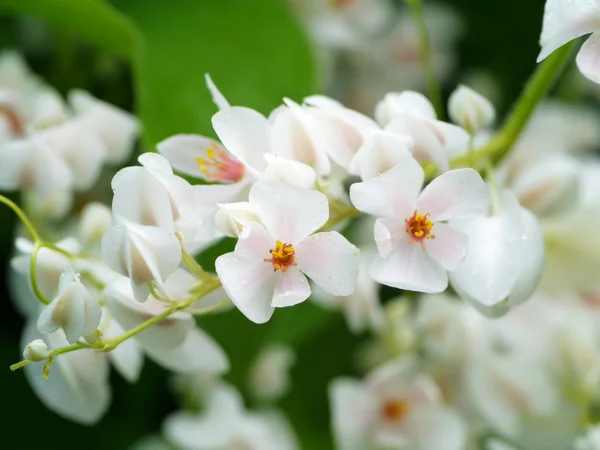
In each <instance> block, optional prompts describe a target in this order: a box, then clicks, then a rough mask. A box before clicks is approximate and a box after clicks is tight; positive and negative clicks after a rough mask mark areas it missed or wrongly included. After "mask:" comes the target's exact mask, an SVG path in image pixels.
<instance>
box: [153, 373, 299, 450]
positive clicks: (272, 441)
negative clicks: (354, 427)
mask: <svg viewBox="0 0 600 450" xmlns="http://www.w3.org/2000/svg"><path fill="white" fill-rule="evenodd" d="M204 404H205V405H206V408H205V410H204V412H203V413H202V414H197V413H191V412H178V413H175V414H173V415H171V416H170V417H168V418H167V420H166V422H165V424H164V433H165V436H166V437H167V439H168V440H169V441H171V442H172V443H173V444H175V445H177V446H178V447H181V448H185V449H188V450H214V449H234V448H243V449H248V450H297V449H298V444H297V443H296V438H295V437H294V434H293V431H292V429H291V428H290V426H289V425H288V424H287V422H286V420H285V419H284V418H283V417H282V416H281V415H280V414H277V413H276V412H261V413H258V412H248V411H246V410H245V409H244V404H243V401H242V398H241V396H240V394H239V393H238V392H237V391H236V390H235V389H234V388H232V387H231V386H229V385H226V384H225V383H221V384H219V385H218V386H216V387H215V388H214V389H213V390H212V391H210V392H208V393H207V394H206V399H205V402H204Z"/></svg>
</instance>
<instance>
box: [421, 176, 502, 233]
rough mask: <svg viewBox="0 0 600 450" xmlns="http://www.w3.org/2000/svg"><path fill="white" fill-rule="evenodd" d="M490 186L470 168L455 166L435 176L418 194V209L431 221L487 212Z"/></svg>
mask: <svg viewBox="0 0 600 450" xmlns="http://www.w3.org/2000/svg"><path fill="white" fill-rule="evenodd" d="M489 207H490V189H489V187H488V185H487V184H485V182H484V181H483V180H482V179H481V176H480V175H479V174H478V173H477V171H475V170H473V169H457V170H451V171H449V172H446V173H444V174H442V175H440V176H439V177H437V178H436V179H434V180H433V181H432V182H431V183H429V185H428V186H427V187H426V188H425V189H424V190H423V192H422V193H421V195H420V196H419V200H418V203H417V209H418V210H419V212H421V213H422V214H426V213H428V214H430V220H431V221H432V222H438V221H443V220H452V219H459V218H462V217H469V216H477V215H484V214H487V212H488V210H489Z"/></svg>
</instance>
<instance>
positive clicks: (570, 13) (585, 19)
mask: <svg viewBox="0 0 600 450" xmlns="http://www.w3.org/2000/svg"><path fill="white" fill-rule="evenodd" d="M598 31H600V3H598V2H597V1H596V0H547V1H546V8H545V10H544V25H543V28H542V35H541V37H540V45H541V47H542V49H541V52H540V54H539V56H538V62H540V61H542V60H543V59H545V58H546V57H548V55H550V54H551V53H552V52H554V50H556V49H558V48H559V47H562V46H563V45H564V44H566V43H567V42H569V41H572V40H573V39H576V38H578V37H580V36H583V35H586V34H592V33H593V34H592V36H591V37H590V38H589V39H588V40H587V41H586V42H585V43H584V44H583V47H581V50H580V51H579V54H578V55H577V66H578V67H579V70H580V71H581V73H583V75H585V76H586V77H588V78H589V79H590V80H592V81H594V82H596V83H600V65H599V64H598V61H599V60H600V59H599V58H598V46H599V40H600V34H598V33H597V32H598Z"/></svg>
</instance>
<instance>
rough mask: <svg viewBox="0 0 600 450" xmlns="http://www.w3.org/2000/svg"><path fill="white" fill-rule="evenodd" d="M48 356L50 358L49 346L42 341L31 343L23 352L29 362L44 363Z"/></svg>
mask: <svg viewBox="0 0 600 450" xmlns="http://www.w3.org/2000/svg"><path fill="white" fill-rule="evenodd" d="M48 356H50V351H49V350H48V346H47V345H46V343H45V342H44V341H43V340H41V339H35V340H33V341H31V342H30V343H29V344H27V347H25V350H23V358H25V359H28V360H29V361H44V360H45V359H48Z"/></svg>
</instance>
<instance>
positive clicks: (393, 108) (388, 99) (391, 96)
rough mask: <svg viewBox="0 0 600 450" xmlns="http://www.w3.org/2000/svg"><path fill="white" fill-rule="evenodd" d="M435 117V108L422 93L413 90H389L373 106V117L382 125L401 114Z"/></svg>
mask: <svg viewBox="0 0 600 450" xmlns="http://www.w3.org/2000/svg"><path fill="white" fill-rule="evenodd" d="M406 113H408V114H416V115H418V116H421V117H426V118H428V119H435V118H436V114H435V109H434V108H433V105H432V104H431V102H430V101H429V99H427V97H425V96H424V95H423V94H420V93H418V92H414V91H404V92H390V93H388V94H386V95H385V97H384V98H383V100H381V101H380V102H379V103H377V106H376V107H375V119H376V120H377V123H379V125H381V126H382V127H385V126H386V125H387V124H388V123H390V122H391V121H393V120H394V119H396V118H397V117H399V116H401V115H403V114H406Z"/></svg>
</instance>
